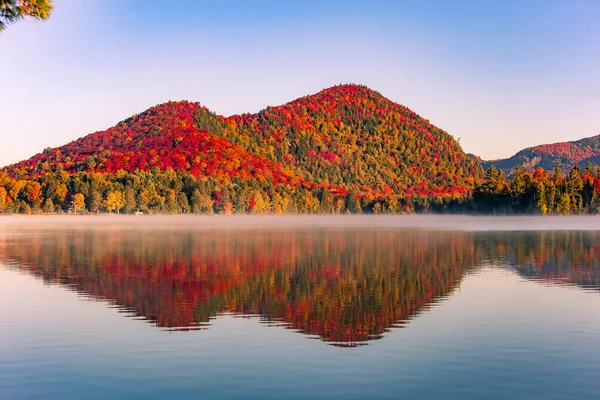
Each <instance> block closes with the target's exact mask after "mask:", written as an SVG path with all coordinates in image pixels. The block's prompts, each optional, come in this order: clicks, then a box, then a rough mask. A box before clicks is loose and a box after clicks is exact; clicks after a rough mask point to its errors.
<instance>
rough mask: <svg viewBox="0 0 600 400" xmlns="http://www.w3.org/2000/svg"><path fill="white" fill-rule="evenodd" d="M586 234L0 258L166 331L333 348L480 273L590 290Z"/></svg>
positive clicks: (57, 242) (59, 233) (373, 234)
mask: <svg viewBox="0 0 600 400" xmlns="http://www.w3.org/2000/svg"><path fill="white" fill-rule="evenodd" d="M599 245H600V242H599V241H598V238H597V234H596V232H594V231H585V232H584V231H544V232H536V231H530V232H523V231H520V232H467V231H449V230H445V231H439V230H406V229H404V230H402V229H390V228H369V229H366V228H361V229H344V230H341V229H287V230H284V229H256V230H250V229H245V230H232V229H227V230H219V229H216V230H215V229H212V230H181V229H171V230H170V229H157V230H141V229H135V228H133V229H131V228H129V229H126V228H123V229H105V230H103V229H91V230H86V229H84V228H72V229H69V228H60V229H48V228H46V229H38V230H31V229H30V230H27V231H26V232H24V233H21V234H16V235H4V236H2V237H0V261H2V262H3V263H5V264H8V265H13V266H15V267H17V268H19V269H22V270H26V271H28V272H29V273H31V274H34V275H36V276H39V277H42V278H43V279H44V280H45V281H47V282H52V283H59V284H61V285H65V286H66V287H68V288H70V289H72V290H75V291H77V292H79V293H82V294H84V295H86V296H89V297H90V298H94V299H101V300H106V301H109V302H110V303H112V304H114V305H116V306H118V307H119V308H122V309H123V310H126V311H128V312H131V313H133V314H134V315H136V316H139V317H142V318H144V319H147V320H148V321H151V322H152V323H153V324H155V325H156V326H158V327H160V328H167V329H172V330H187V329H200V328H202V327H205V326H206V325H207V324H209V323H210V320H211V319H212V318H214V317H216V316H217V315H218V314H221V313H233V314H236V315H244V316H245V315H255V316H259V317H260V318H261V319H262V320H263V321H265V322H267V323H276V324H279V325H282V326H284V327H286V328H289V329H293V330H297V331H299V332H302V333H304V334H307V335H311V336H317V337H319V338H320V339H322V340H324V341H326V342H328V343H330V344H333V345H337V346H357V345H361V344H365V343H366V342H367V341H368V340H373V339H379V338H381V337H382V335H383V334H384V333H385V332H386V331H387V330H389V329H390V328H393V327H398V326H402V325H403V324H405V323H406V322H407V321H408V320H410V319H411V318H414V317H415V316H416V315H417V314H418V313H419V312H421V311H424V310H427V309H428V308H429V307H431V306H432V305H434V304H435V303H437V302H439V301H442V300H443V299H444V298H445V297H447V296H448V295H449V294H451V293H452V291H453V290H454V289H455V288H456V287H457V286H458V285H459V284H460V282H461V280H462V279H463V277H464V276H465V274H467V273H468V272H469V271H471V270H473V269H476V268H479V267H480V266H482V265H498V266H503V267H507V268H513V269H516V271H517V272H518V273H519V274H520V275H521V276H522V277H524V278H526V279H535V280H539V281H543V282H544V283H549V284H568V285H575V286H578V287H581V288H586V289H589V288H591V289H593V290H597V289H598V287H599V282H600V280H599V277H600V260H599V257H598V254H599V249H600V248H599Z"/></svg>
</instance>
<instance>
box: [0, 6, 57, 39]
mask: <svg viewBox="0 0 600 400" xmlns="http://www.w3.org/2000/svg"><path fill="white" fill-rule="evenodd" d="M53 8H54V5H53V4H52V0H0V32H2V31H3V30H4V29H6V27H7V25H8V24H11V23H13V22H16V21H18V20H20V19H23V18H25V17H32V18H35V19H39V20H46V19H48V17H50V12H51V11H52V9H53Z"/></svg>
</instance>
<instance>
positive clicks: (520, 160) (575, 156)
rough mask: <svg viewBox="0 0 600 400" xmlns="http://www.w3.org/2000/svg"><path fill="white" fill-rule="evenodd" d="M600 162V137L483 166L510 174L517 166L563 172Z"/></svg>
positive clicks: (536, 149)
mask: <svg viewBox="0 0 600 400" xmlns="http://www.w3.org/2000/svg"><path fill="white" fill-rule="evenodd" d="M598 161H600V135H597V136H592V137H588V138H584V139H581V140H576V141H573V142H560V143H551V144H543V145H539V146H534V147H530V148H527V149H524V150H521V151H519V152H518V153H517V154H515V155H514V156H512V157H510V158H506V159H502V160H491V161H482V162H481V165H482V166H483V168H484V169H487V168H488V167H489V166H490V165H493V166H495V167H496V168H500V169H503V170H504V171H505V173H510V171H511V170H512V169H513V168H514V167H515V166H516V165H517V164H521V165H523V166H524V167H525V168H526V169H534V168H537V167H541V168H544V169H546V170H553V169H555V168H561V169H562V170H563V171H568V170H569V169H570V168H571V167H572V166H573V165H576V164H577V165H579V166H580V167H585V165H586V164H587V163H588V162H591V163H592V164H597V163H598Z"/></svg>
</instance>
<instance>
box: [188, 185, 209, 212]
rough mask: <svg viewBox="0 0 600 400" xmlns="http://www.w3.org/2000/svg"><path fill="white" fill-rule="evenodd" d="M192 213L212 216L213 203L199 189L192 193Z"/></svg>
mask: <svg viewBox="0 0 600 400" xmlns="http://www.w3.org/2000/svg"><path fill="white" fill-rule="evenodd" d="M191 200H192V212H194V213H196V214H200V213H202V214H212V213H213V204H214V201H213V200H212V199H211V198H210V196H209V195H208V194H206V193H204V192H201V191H200V190H199V189H196V190H194V193H192V199H191Z"/></svg>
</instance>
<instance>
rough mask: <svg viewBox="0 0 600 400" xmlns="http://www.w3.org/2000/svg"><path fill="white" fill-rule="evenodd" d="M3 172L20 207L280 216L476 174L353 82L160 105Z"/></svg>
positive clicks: (450, 197) (451, 192)
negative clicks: (238, 99)
mask: <svg viewBox="0 0 600 400" xmlns="http://www.w3.org/2000/svg"><path fill="white" fill-rule="evenodd" d="M3 172H4V175H2V176H0V187H1V186H4V190H5V192H6V193H5V194H4V199H0V202H2V204H3V205H4V207H5V208H6V207H7V205H12V208H13V209H19V207H21V206H23V207H21V208H24V209H25V211H27V210H26V207H25V205H23V204H18V202H25V203H26V205H27V206H29V207H30V208H31V209H39V208H40V207H43V205H44V204H45V203H46V200H48V199H50V200H51V202H52V204H51V205H50V204H49V205H48V209H51V208H53V207H54V208H59V209H66V208H68V207H69V206H70V205H72V204H71V203H72V198H73V196H74V195H75V194H78V193H79V194H82V195H83V196H84V202H85V208H87V209H88V210H89V211H98V210H99V209H102V206H104V208H105V209H107V210H109V211H110V210H111V208H112V209H113V210H120V209H125V210H127V211H131V210H132V209H138V208H141V209H144V210H146V211H149V212H150V211H156V212H177V211H179V212H181V211H185V210H186V208H187V209H189V210H193V209H194V207H193V204H192V203H194V201H196V203H198V201H199V199H200V198H203V199H204V200H205V201H203V204H205V206H204V207H200V208H202V209H204V210H205V211H207V212H210V208H211V207H212V208H213V211H217V212H220V211H228V212H233V211H238V212H248V211H253V212H259V211H258V210H260V212H277V213H279V212H361V211H371V210H372V211H376V212H380V211H381V212H383V211H390V212H398V211H413V210H414V209H415V208H419V207H421V208H423V207H424V208H427V207H429V206H430V205H434V206H439V207H444V206H446V205H448V204H449V203H451V202H456V201H460V200H463V199H465V198H468V197H469V196H470V194H471V192H472V190H473V188H474V185H475V183H476V180H477V179H478V178H479V177H480V176H481V175H482V171H481V168H480V166H479V164H478V163H477V162H476V161H475V160H473V159H472V158H470V157H468V156H467V155H465V154H464V152H463V151H462V149H461V148H460V145H459V144H458V143H457V142H456V141H455V140H454V138H453V137H452V136H451V135H449V134H448V133H446V132H445V131H443V130H441V129H439V128H437V127H435V126H434V125H432V124H431V123H430V122H429V121H427V120H425V119H423V118H421V117H420V116H418V115H417V114H415V113H414V112H413V111H411V110H409V109H408V108H406V107H403V106H401V105H399V104H396V103H394V102H392V101H390V100H388V99H386V98H385V97H383V96H382V95H381V94H379V93H377V92H375V91H372V90H370V89H368V88H366V87H364V86H358V85H340V86H335V87H332V88H329V89H325V90H323V91H321V92H319V93H317V94H315V95H311V96H306V97H302V98H300V99H297V100H294V101H292V102H290V103H288V104H285V105H282V106H278V107H268V108H267V109H265V110H263V111H261V112H259V113H257V114H243V115H234V116H231V117H223V116H219V115H216V114H214V113H212V112H210V111H209V110H208V109H206V108H205V107H202V106H201V105H200V104H198V103H191V102H187V101H181V102H169V103H165V104H161V105H158V106H155V107H152V108H150V109H148V110H147V111H145V112H143V113H141V114H138V115H135V116H132V117H131V118H128V119H126V120H124V121H122V122H120V123H119V124H117V125H116V126H114V127H112V128H109V129H107V130H105V131H101V132H95V133H92V134H89V135H87V136H85V137H83V138H80V139H78V140H76V141H73V142H71V143H68V144H66V145H64V146H61V147H58V148H53V149H46V150H44V152H42V153H40V154H37V155H35V156H34V157H32V158H30V159H28V160H25V161H22V162H20V163H17V164H14V165H11V166H8V167H5V168H4V169H3ZM11 180H12V181H15V180H16V181H19V180H20V181H23V182H27V181H31V182H30V183H21V184H15V183H14V182H13V183H11V182H10V181H11ZM95 181H98V182H96V183H94V182H95ZM36 184H37V185H38V186H39V188H38V187H37V186H36ZM63 186H64V187H63ZM23 190H25V192H23ZM148 190H150V191H151V193H145V192H144V191H148ZM27 191H30V192H31V191H33V193H26V192H27ZM57 191H58V192H60V195H57V194H56V192H57ZM127 191H128V192H129V193H125V192H127ZM196 191H199V193H196ZM37 192H39V193H37ZM65 192H66V193H65ZM109 193H113V194H115V193H116V198H115V197H114V196H112V197H111V199H113V200H114V199H116V200H119V201H116V202H114V201H113V203H115V204H114V207H110V206H109V207H107V206H106V201H107V199H108V195H109ZM195 193H196V196H195V200H194V198H193V197H194V194H195ZM1 195H2V193H0V197H2V196H1ZM121 195H123V196H121ZM126 195H127V196H128V200H127V199H125V200H126V201H121V200H123V199H121V197H127V196H126ZM92 196H93V197H94V198H95V200H94V201H93V202H92V203H94V205H93V206H91V203H90V200H91V197H92ZM207 196H208V198H206V197H207ZM140 197H142V198H143V199H142V200H140ZM148 198H151V199H148ZM85 199H87V201H86V200H85ZM40 202H41V203H40ZM124 202H125V203H128V205H127V206H126V205H124V204H123V203H124ZM211 202H212V203H211ZM208 204H210V207H209V206H208ZM227 204H228V205H227ZM167 205H168V206H167ZM226 205H227V206H226ZM200 208H198V207H196V209H200Z"/></svg>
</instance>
